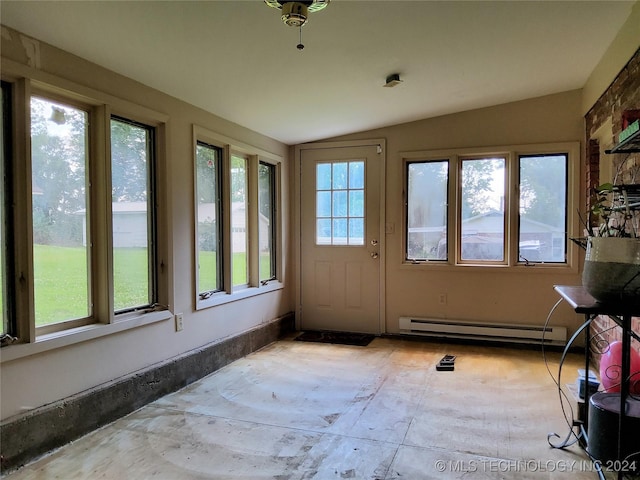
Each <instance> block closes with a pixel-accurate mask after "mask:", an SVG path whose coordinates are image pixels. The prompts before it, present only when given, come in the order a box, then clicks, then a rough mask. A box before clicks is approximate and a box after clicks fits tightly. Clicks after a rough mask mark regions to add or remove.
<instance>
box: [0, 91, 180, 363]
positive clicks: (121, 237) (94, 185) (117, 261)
mask: <svg viewBox="0 0 640 480" xmlns="http://www.w3.org/2000/svg"><path fill="white" fill-rule="evenodd" d="M53 90H54V91H52V90H50V89H49V88H47V87H46V86H44V85H38V86H35V85H31V84H30V82H29V80H28V79H23V80H20V81H19V82H16V83H13V84H12V83H5V82H3V83H2V102H1V103H0V105H1V106H2V112H1V113H2V115H1V117H2V128H0V133H1V134H2V150H1V153H2V161H1V162H0V175H1V177H2V182H0V189H1V190H0V237H1V238H0V239H1V240H2V242H1V244H2V246H1V247H0V266H1V268H0V284H1V286H2V288H1V290H0V294H1V295H0V308H1V311H2V319H3V321H2V332H1V333H2V334H3V335H4V334H8V335H11V336H12V337H17V339H14V338H9V340H10V341H9V342H6V341H5V340H6V338H3V342H2V344H3V345H5V344H6V343H14V341H15V340H17V341H18V342H20V343H30V342H34V341H38V342H40V345H41V346H40V347H38V348H40V349H42V348H44V349H48V348H56V346H58V345H66V344H69V343H73V342H75V341H77V339H79V338H82V339H88V338H96V337H99V336H102V335H107V334H110V333H113V332H116V331H122V330H124V329H127V328H130V327H133V326H139V325H140V324H142V323H149V322H155V321H160V320H163V319H166V318H168V317H169V315H170V314H168V309H167V307H166V305H167V303H168V302H167V295H168V291H167V280H166V276H164V275H161V274H160V273H159V272H160V271H161V270H163V265H165V264H166V259H165V258H166V257H164V255H163V256H161V252H166V241H165V240H164V239H162V238H160V237H161V236H160V235H158V234H157V230H158V228H159V225H160V224H161V223H162V228H163V229H164V223H166V222H160V221H159V217H158V206H159V205H160V204H161V203H162V202H161V201H160V200H159V198H158V197H157V195H156V189H155V184H156V178H157V175H158V162H157V157H158V155H157V151H158V149H157V143H158V140H157V135H158V132H161V134H163V133H164V132H163V129H162V127H161V125H162V123H161V122H162V120H160V119H161V118H163V117H162V116H161V114H157V117H158V120H157V123H154V120H153V118H154V116H156V114H154V113H153V112H152V111H151V110H149V109H138V108H137V107H136V106H134V105H129V104H125V103H124V102H121V103H119V106H120V107H124V108H125V109H126V110H127V111H128V112H135V111H137V110H140V111H141V114H142V115H144V118H145V119H146V122H145V123H139V122H138V121H137V120H135V119H132V118H129V117H127V118H124V117H120V116H115V115H112V114H111V112H112V111H113V112H115V110H116V108H115V107H113V106H111V105H108V104H106V102H105V101H104V100H106V99H103V101H100V100H97V99H96V100H92V99H89V98H88V97H86V96H84V97H83V98H84V99H86V100H80V99H79V97H78V96H77V95H74V94H73V92H69V93H68V94H65V93H64V92H63V91H62V90H61V89H58V88H55V89H53ZM96 95H97V96H99V94H98V93H96ZM12 97H15V98H12ZM15 278H20V282H19V284H18V285H16V282H15V281H13V279H15ZM147 314H149V315H147ZM96 327H100V328H96ZM102 327H104V328H102ZM76 334H77V335H76ZM78 335H79V336H78ZM53 338H55V339H56V341H55V342H53V343H48V340H50V339H53ZM14 351H15V350H14ZM28 351H29V350H28V349H26V350H25V349H23V350H21V352H28ZM22 354H23V353H20V352H18V353H17V355H22Z"/></svg>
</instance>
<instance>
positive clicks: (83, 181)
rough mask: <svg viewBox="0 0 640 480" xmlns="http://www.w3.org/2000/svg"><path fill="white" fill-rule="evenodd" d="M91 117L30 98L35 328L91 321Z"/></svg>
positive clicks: (41, 99) (72, 107) (69, 107)
mask: <svg viewBox="0 0 640 480" xmlns="http://www.w3.org/2000/svg"><path fill="white" fill-rule="evenodd" d="M88 166H89V114H88V112H87V111H85V110H83V109H80V108H76V107H74V106H72V105H69V104H63V103H61V102H57V101H52V100H49V99H46V98H41V97H32V98H31V173H32V181H31V194H32V213H31V215H32V238H33V290H34V308H35V321H36V326H41V325H48V324H51V323H57V322H65V321H68V320H76V319H82V318H87V317H89V316H91V313H92V311H91V304H92V301H91V292H90V288H89V285H90V284H91V270H90V269H89V263H90V258H89V254H90V250H89V245H90V244H91V236H90V231H91V228H90V225H89V218H90V216H88V215H87V208H88V184H89V182H88V174H89V171H88Z"/></svg>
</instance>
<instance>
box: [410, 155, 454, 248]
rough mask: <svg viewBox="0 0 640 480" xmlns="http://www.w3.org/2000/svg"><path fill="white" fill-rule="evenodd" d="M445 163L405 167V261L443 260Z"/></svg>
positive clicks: (445, 223)
mask: <svg viewBox="0 0 640 480" xmlns="http://www.w3.org/2000/svg"><path fill="white" fill-rule="evenodd" d="M448 185H449V161H448V160H434V161H429V162H410V163H408V164H407V198H408V203H407V258H408V259H411V260H446V259H447V212H448V208H447V207H448V203H447V187H448Z"/></svg>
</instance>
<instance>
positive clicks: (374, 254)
mask: <svg viewBox="0 0 640 480" xmlns="http://www.w3.org/2000/svg"><path fill="white" fill-rule="evenodd" d="M370 255H371V258H378V252H371V254H370Z"/></svg>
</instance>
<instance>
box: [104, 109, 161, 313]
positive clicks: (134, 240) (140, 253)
mask: <svg viewBox="0 0 640 480" xmlns="http://www.w3.org/2000/svg"><path fill="white" fill-rule="evenodd" d="M154 143H155V142H154V129H153V128H152V127H149V126H146V125H142V124H139V123H136V122H132V121H130V120H125V119H123V118H118V117H113V118H112V119H111V191H112V204H111V205H112V210H111V218H112V242H113V302H114V310H115V312H126V311H130V310H133V309H136V308H140V307H146V306H149V305H151V304H153V303H155V301H156V299H155V285H156V277H155V263H156V262H155V250H154V248H153V245H155V243H156V242H155V230H154V225H155V222H154V208H153V206H154V204H155V202H154V201H153V195H154V192H155V189H154V188H153V175H152V172H153V165H154V150H153V146H154Z"/></svg>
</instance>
